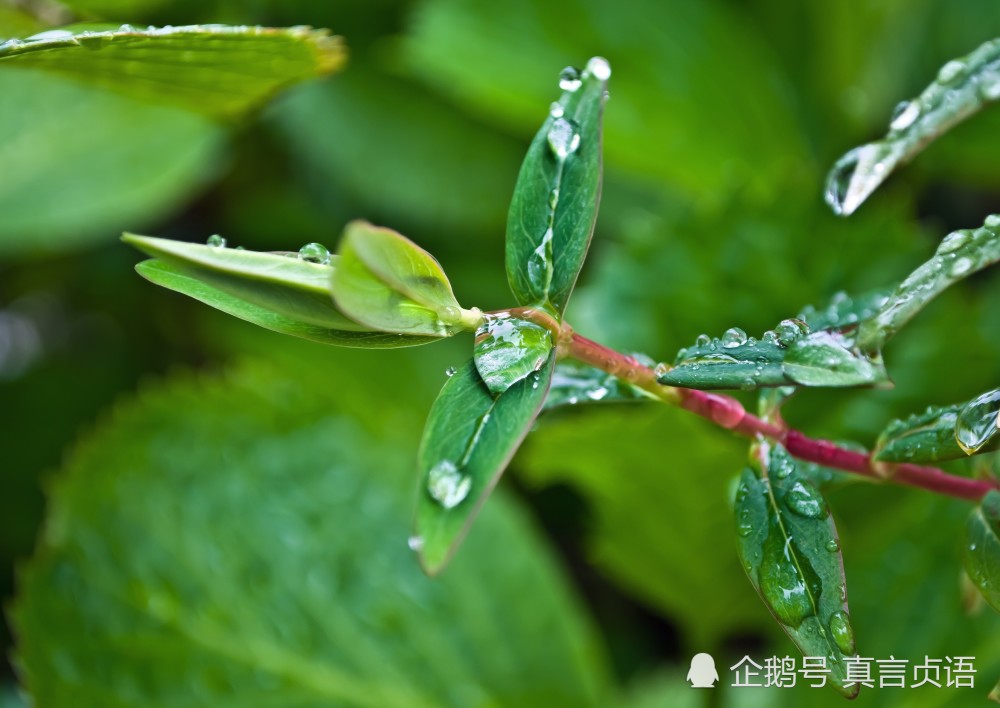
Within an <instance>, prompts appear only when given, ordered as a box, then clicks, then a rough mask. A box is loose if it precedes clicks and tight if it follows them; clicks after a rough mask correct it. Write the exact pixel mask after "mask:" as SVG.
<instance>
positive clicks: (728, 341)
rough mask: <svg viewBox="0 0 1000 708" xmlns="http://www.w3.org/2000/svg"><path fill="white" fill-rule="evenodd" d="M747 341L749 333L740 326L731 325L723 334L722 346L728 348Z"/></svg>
mask: <svg viewBox="0 0 1000 708" xmlns="http://www.w3.org/2000/svg"><path fill="white" fill-rule="evenodd" d="M746 343H747V333H746V332H744V331H743V330H742V329H740V328H739V327H730V328H729V329H727V330H726V332H725V334H723V335H722V346H723V347H725V348H726V349H732V348H733V347H739V346H742V345H744V344H746Z"/></svg>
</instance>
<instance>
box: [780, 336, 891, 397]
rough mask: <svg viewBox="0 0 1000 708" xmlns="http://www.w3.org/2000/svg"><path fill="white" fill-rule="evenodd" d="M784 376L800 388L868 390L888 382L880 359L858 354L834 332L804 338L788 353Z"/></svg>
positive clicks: (790, 348)
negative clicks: (865, 387)
mask: <svg viewBox="0 0 1000 708" xmlns="http://www.w3.org/2000/svg"><path fill="white" fill-rule="evenodd" d="M784 369H785V373H786V374H787V375H788V377H789V378H790V379H792V381H794V382H795V383H797V384H799V385H801V386H871V385H875V384H879V383H884V382H888V380H889V376H888V374H887V373H886V371H885V366H884V365H883V363H882V357H881V356H880V355H877V354H876V355H871V354H866V353H863V352H859V351H858V350H857V348H856V347H855V346H854V342H853V340H852V339H850V338H849V337H846V336H844V335H842V334H840V333H837V332H826V331H819V332H813V333H812V334H809V335H806V336H805V337H803V338H801V339H799V340H798V341H796V342H795V343H794V344H793V345H792V346H791V347H789V349H788V353H787V354H786V355H785V362H784Z"/></svg>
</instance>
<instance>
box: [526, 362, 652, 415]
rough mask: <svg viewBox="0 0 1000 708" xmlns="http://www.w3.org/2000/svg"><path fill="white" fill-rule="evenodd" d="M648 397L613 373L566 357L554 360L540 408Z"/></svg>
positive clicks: (645, 392)
mask: <svg viewBox="0 0 1000 708" xmlns="http://www.w3.org/2000/svg"><path fill="white" fill-rule="evenodd" d="M649 400H652V396H651V394H650V393H648V392H647V391H643V390H642V389H641V388H636V387H635V386H630V385H629V384H628V383H626V382H625V381H622V380H621V379H619V378H618V377H616V376H612V375H611V374H609V373H607V372H606V371H601V370H600V369H596V368H594V367H593V366H587V365H586V364H581V363H579V362H576V361H572V360H570V359H564V360H562V361H559V362H557V363H556V368H555V371H554V372H553V374H552V385H551V386H549V393H548V395H547V396H546V397H545V406H544V410H551V409H553V408H559V407H562V406H575V405H577V404H581V403H619V402H621V401H649Z"/></svg>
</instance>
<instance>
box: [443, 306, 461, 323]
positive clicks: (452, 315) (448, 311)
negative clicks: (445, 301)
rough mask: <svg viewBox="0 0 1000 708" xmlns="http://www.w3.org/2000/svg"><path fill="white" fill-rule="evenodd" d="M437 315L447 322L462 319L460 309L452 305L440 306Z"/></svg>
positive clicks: (455, 321) (456, 321)
mask: <svg viewBox="0 0 1000 708" xmlns="http://www.w3.org/2000/svg"><path fill="white" fill-rule="evenodd" d="M439 316H440V318H441V321H442V322H445V323H447V324H456V323H458V322H460V321H461V319H462V310H461V308H458V307H455V306H454V305H445V306H444V307H443V308H441V312H440V313H439Z"/></svg>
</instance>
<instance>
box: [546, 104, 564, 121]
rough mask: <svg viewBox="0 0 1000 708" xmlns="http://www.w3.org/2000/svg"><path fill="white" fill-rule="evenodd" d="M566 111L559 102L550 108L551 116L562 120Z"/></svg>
mask: <svg viewBox="0 0 1000 708" xmlns="http://www.w3.org/2000/svg"><path fill="white" fill-rule="evenodd" d="M564 110H565V109H564V108H563V105H562V104H561V103H559V101H553V102H552V105H551V106H549V115H550V116H552V117H553V118H562V116H563V112H564Z"/></svg>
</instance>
